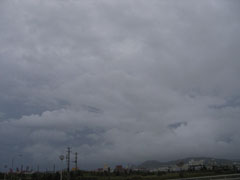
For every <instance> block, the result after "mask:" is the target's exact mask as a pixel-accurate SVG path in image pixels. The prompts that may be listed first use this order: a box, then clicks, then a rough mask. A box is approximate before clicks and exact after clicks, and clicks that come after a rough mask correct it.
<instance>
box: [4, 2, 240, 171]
mask: <svg viewBox="0 0 240 180" xmlns="http://www.w3.org/2000/svg"><path fill="white" fill-rule="evenodd" d="M239 12H240V2H239V1H238V0H201V1H199V0H181V1H179V0H161V1H160V0H11V1H10V0H1V1H0V144H1V148H0V166H1V167H0V170H3V166H4V165H8V167H10V166H11V161H12V159H14V166H16V167H17V166H19V165H20V164H24V166H25V165H30V166H33V167H36V166H37V164H39V166H40V168H42V169H45V168H50V167H52V165H53V164H56V166H57V167H58V168H61V167H65V161H64V162H63V164H62V165H61V162H60V160H59V155H60V154H66V148H67V147H68V146H69V147H71V149H72V153H74V152H78V154H79V156H78V162H79V168H80V169H93V168H96V167H103V165H104V164H108V165H112V166H113V165H118V164H123V165H125V164H139V163H141V162H143V161H146V160H159V161H168V160H174V159H179V158H184V157H189V156H190V157H193V156H197V157H199V156H204V157H216V158H226V159H240V156H239V151H240V131H239V127H240V83H239V78H240V71H239V69H240V60H239V57H240V51H239V47H240V36H239V33H240V22H239V18H240V13H239ZM20 154H21V155H22V156H21V157H20V156H19V155H20ZM72 158H73V155H72ZM72 165H73V164H72Z"/></svg>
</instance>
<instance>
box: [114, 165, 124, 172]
mask: <svg viewBox="0 0 240 180" xmlns="http://www.w3.org/2000/svg"><path fill="white" fill-rule="evenodd" d="M114 172H119V173H123V172H124V168H123V166H122V165H117V166H116V167H115V169H114Z"/></svg>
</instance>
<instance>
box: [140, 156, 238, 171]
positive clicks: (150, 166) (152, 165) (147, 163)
mask: <svg viewBox="0 0 240 180" xmlns="http://www.w3.org/2000/svg"><path fill="white" fill-rule="evenodd" d="M191 160H195V161H199V160H203V162H204V164H209V163H212V162H214V163H216V164H233V163H234V162H240V161H239V160H236V161H235V160H227V159H217V158H210V157H188V158H184V159H178V160H174V161H167V162H160V161H156V160H149V161H145V162H143V163H141V164H140V165H138V168H146V169H154V168H160V167H163V166H171V165H176V164H177V163H179V162H183V163H184V164H186V163H189V161H191Z"/></svg>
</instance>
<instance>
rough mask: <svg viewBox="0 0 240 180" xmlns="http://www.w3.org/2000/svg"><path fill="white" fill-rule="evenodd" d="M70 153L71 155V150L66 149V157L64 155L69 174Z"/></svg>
mask: <svg viewBox="0 0 240 180" xmlns="http://www.w3.org/2000/svg"><path fill="white" fill-rule="evenodd" d="M70 153H71V148H70V147H68V148H67V155H66V160H67V172H68V173H69V171H70Z"/></svg>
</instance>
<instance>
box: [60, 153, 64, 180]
mask: <svg viewBox="0 0 240 180" xmlns="http://www.w3.org/2000/svg"><path fill="white" fill-rule="evenodd" d="M59 159H60V160H61V162H63V160H64V155H60V156H59ZM61 164H62V163H61ZM62 177H63V175H62V167H61V174H60V180H62Z"/></svg>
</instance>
